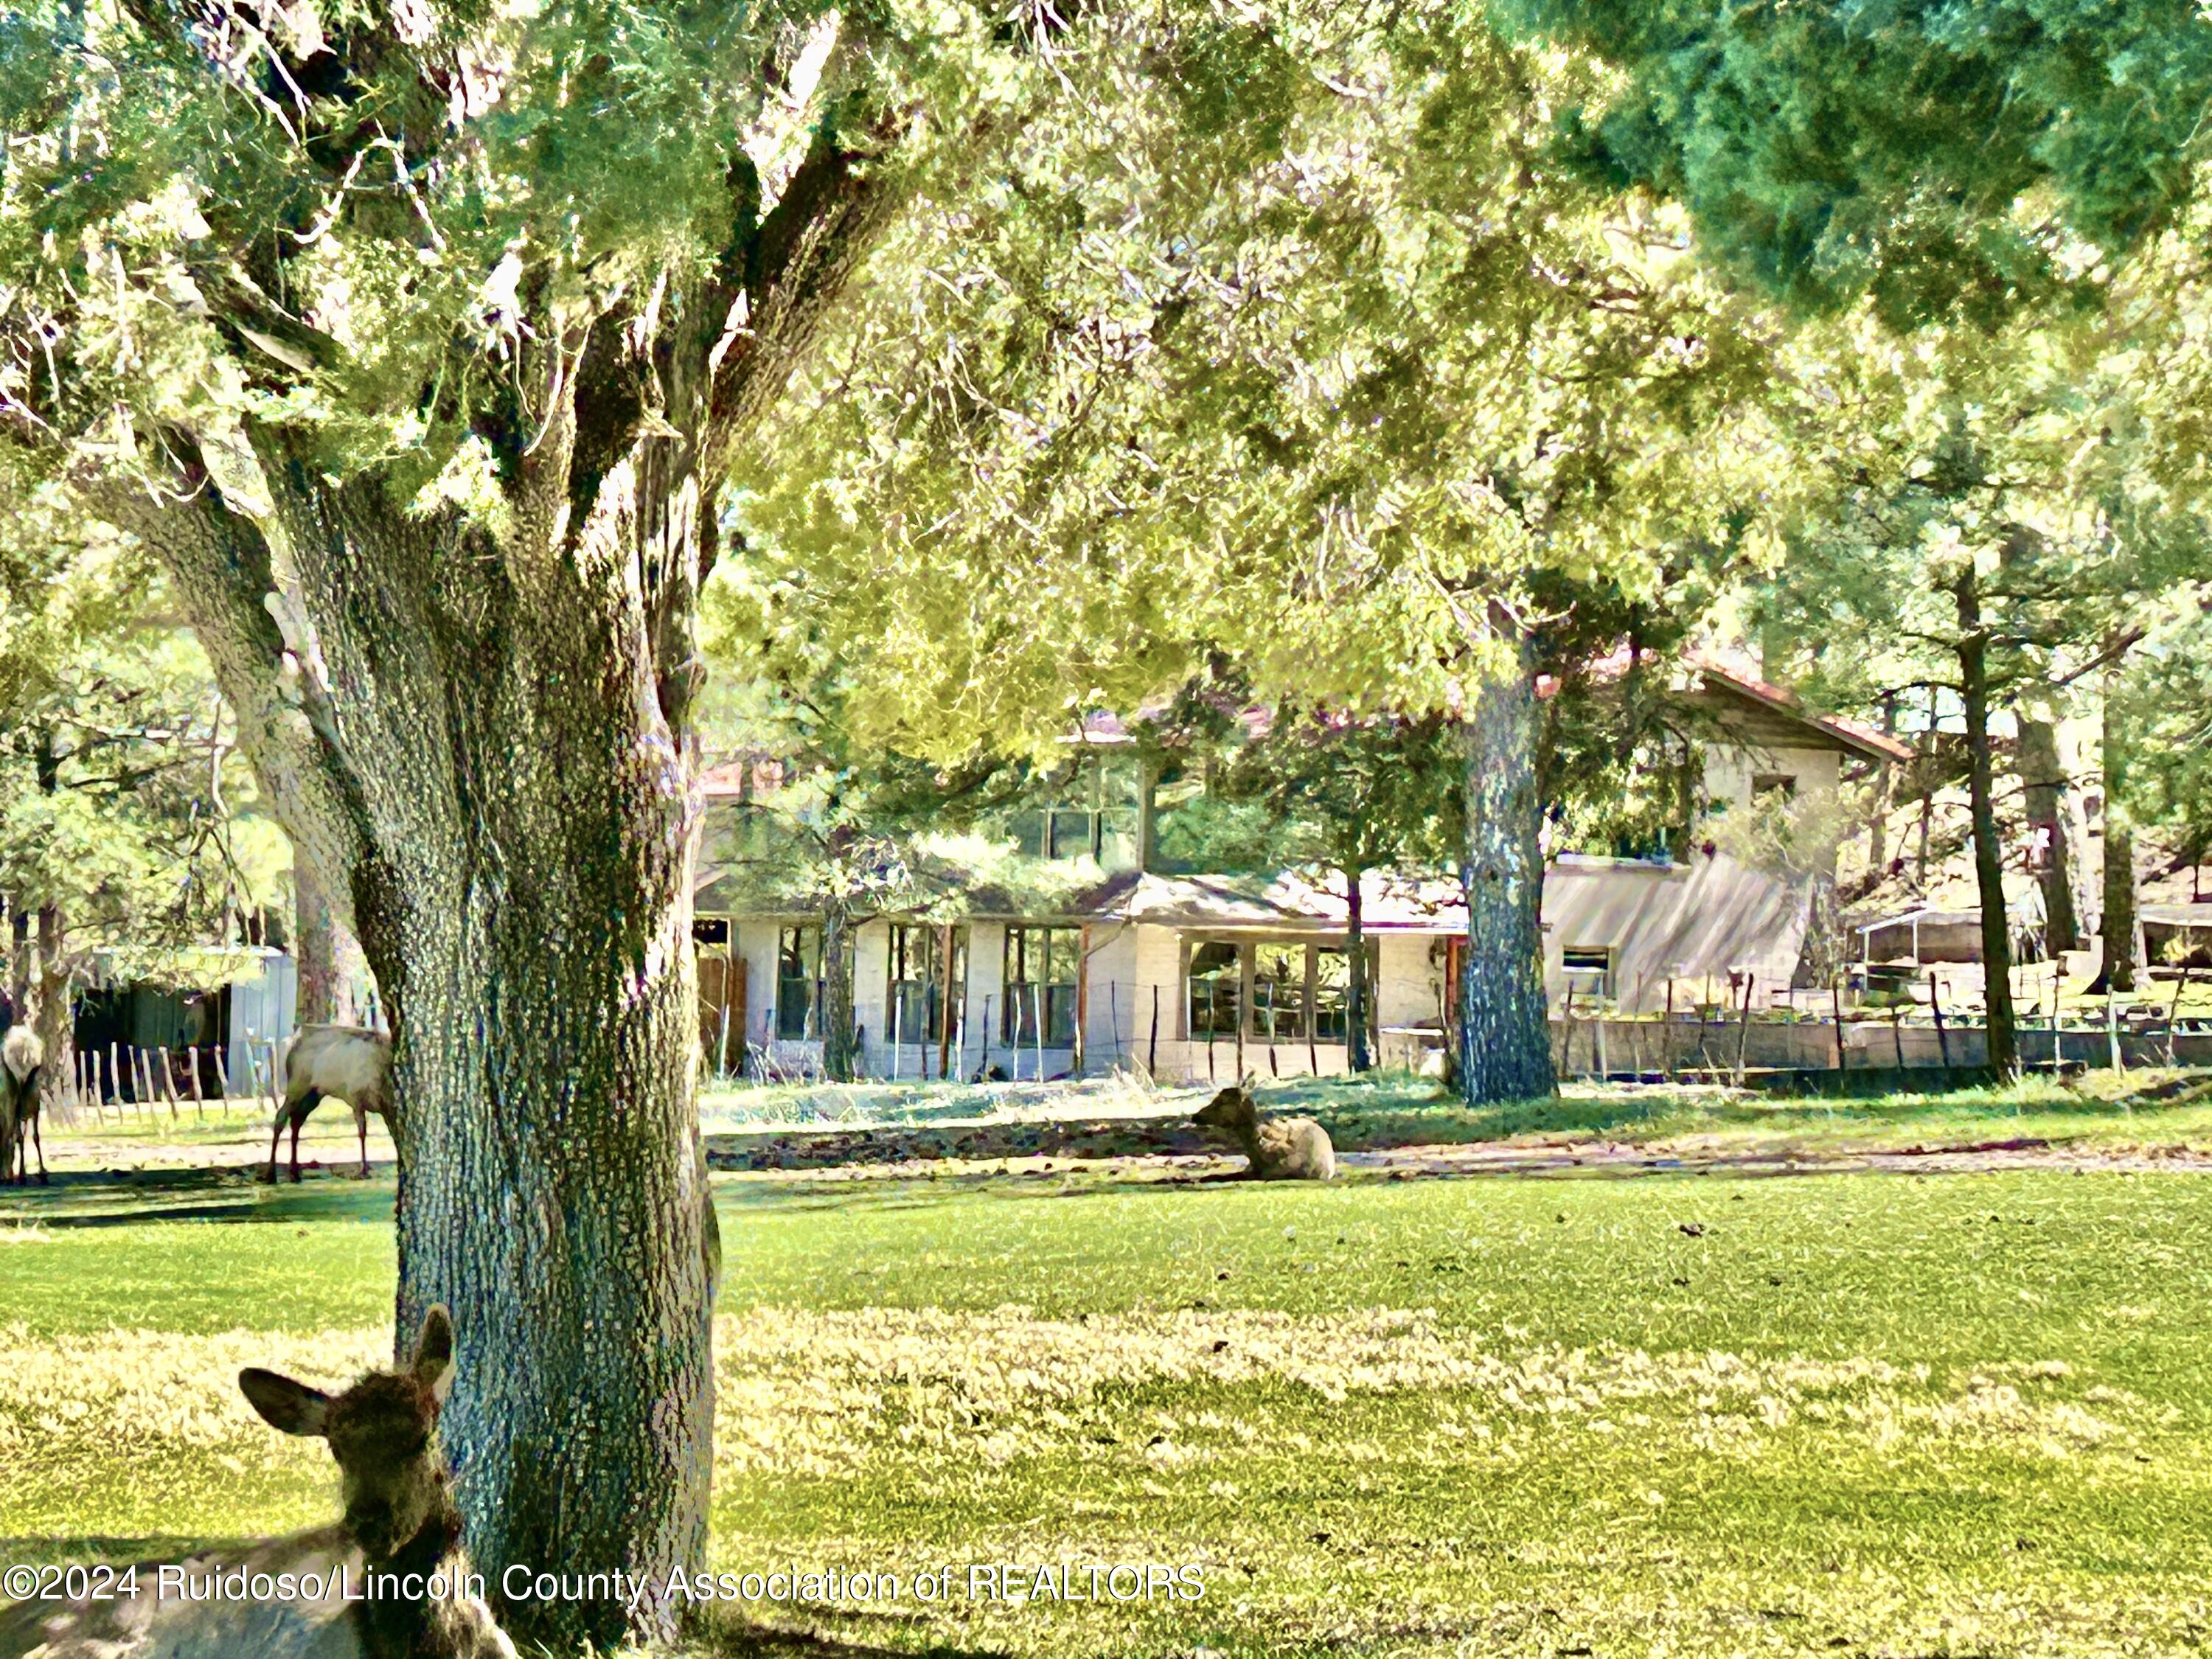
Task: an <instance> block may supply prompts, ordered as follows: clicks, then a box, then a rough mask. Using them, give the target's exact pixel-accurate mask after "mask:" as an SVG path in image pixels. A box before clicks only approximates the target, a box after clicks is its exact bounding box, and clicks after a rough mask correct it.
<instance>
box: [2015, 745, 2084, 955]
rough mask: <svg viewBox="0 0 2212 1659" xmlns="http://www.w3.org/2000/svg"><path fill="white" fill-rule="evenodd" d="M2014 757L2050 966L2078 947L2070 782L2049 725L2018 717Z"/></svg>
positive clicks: (2078, 910)
mask: <svg viewBox="0 0 2212 1659" xmlns="http://www.w3.org/2000/svg"><path fill="white" fill-rule="evenodd" d="M2018 758H2019V770H2020V782H2021V790H2022V792H2023V793H2024V795H2025V798H2026V804H2027V823H2028V828H2029V830H2030V832H2031V833H2032V834H2033V835H2034V836H2036V837H2037V839H2038V840H2039V842H2041V844H2042V846H2043V848H2044V859H2043V862H2042V865H2041V867H2040V868H2039V870H2038V872H2037V880H2038V882H2039V884H2040V885H2041V887H2042V889H2043V948H2044V951H2045V954H2047V955H2048V956H2049V957H2051V960H2052V961H2054V962H2055V961H2057V960H2058V958H2059V957H2061V956H2062V955H2063V953H2064V952H2066V951H2072V950H2076V949H2078V948H2080V945H2081V907H2080V906H2079V905H2077V904H2076V903H2075V897H2074V884H2075V878H2076V872H2077V870H2078V867H2079V865H2080V848H2079V847H2078V846H2077V845H2076V839H2077V838H2076V837H2075V835H2074V834H2073V833H2072V830H2073V813H2072V811H2071V810H2070V809H2071V802H2070V801H2069V799H2068V797H2069V795H2070V793H2072V791H2071V787H2070V780H2069V779H2068V777H2067V775H2066V769H2065V768H2064V767H2063V765H2062V764H2061V763H2060V762H2059V758H2058V728H2057V726H2055V725H2054V724H2053V723H2052V722H2051V721H2050V720H2031V719H2028V718H2027V717H2025V716H2023V717H2022V719H2021V722H2020V755H2019V757H2018Z"/></svg>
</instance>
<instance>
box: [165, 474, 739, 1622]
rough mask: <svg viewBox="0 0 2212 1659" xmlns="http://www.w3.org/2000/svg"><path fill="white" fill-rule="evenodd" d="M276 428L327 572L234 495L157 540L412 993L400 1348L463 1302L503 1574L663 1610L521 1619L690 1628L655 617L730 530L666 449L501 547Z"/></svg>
mask: <svg viewBox="0 0 2212 1659" xmlns="http://www.w3.org/2000/svg"><path fill="white" fill-rule="evenodd" d="M558 436H559V433H558V432H557V430H556V434H555V435H554V437H555V438H556V439H557V438H558ZM257 441H258V449H259V452H260V459H261V468H262V471H263V473H264V476H265V477H268V478H269V479H270V482H271V495H273V497H274V499H275V501H276V509H277V513H278V515H279V517H278V520H277V523H278V525H279V526H280V527H281V529H282V531H283V537H282V545H283V550H284V551H285V552H286V553H287V554H289V557H290V558H291V560H292V561H293V562H295V567H296V568H295V569H292V570H287V569H285V568H283V565H282V563H281V562H278V561H276V555H275V554H274V552H273V551H272V550H271V549H270V547H269V546H268V545H265V544H261V543H260V541H259V538H258V532H256V531H253V530H252V528H251V527H250V526H246V524H245V522H244V521H243V520H240V519H238V518H236V517H232V518H229V519H227V520H217V519H215V518H213V517H212V515H210V517H209V518H208V519H207V520H202V521H199V522H198V524H197V526H196V524H195V521H194V520H191V519H185V520H182V521H181V523H180V522H179V520H178V519H177V518H176V517H175V516H173V515H169V516H165V517H164V518H162V519H161V520H156V521H155V523H154V524H153V525H152V526H150V529H151V531H152V532H153V533H155V534H157V535H159V534H163V533H166V534H167V535H169V536H170V537H172V538H175V539H173V541H172V542H171V543H170V544H169V545H168V546H167V548H166V550H165V556H167V558H168V559H169V561H170V562H171V565H172V568H173V569H174V570H175V571H176V572H178V574H179V578H180V586H183V587H184V588H185V591H186V597H187V600H188V603H190V604H191V606H192V608H193V611H194V612H195V615H196V616H197V617H200V618H202V619H203V620H202V621H201V623H200V631H201V635H202V638H203V640H204V641H208V642H209V645H210V657H211V658H213V659H216V664H217V668H218V671H219V672H222V673H224V674H225V677H226V684H225V690H226V694H227V695H228V696H229V697H230V699H231V701H232V703H233V706H234V708H238V709H239V711H240V727H241V731H242V732H252V733H254V735H255V743H254V747H253V749H252V753H253V755H254V758H255V763H256V767H257V771H258V774H259V775H260V776H261V778H262V780H263V783H264V790H265V791H267V792H268V793H270V795H271V796H272V797H274V798H276V799H278V800H279V801H280V802H281V803H283V805H285V806H286V808H287V809H288V810H287V821H288V824H289V826H290V827H292V828H293V829H294V839H295V843H298V842H302V841H304V842H307V856H308V857H309V858H310V859H311V860H313V863H314V865H315V866H316V867H317V868H318V869H320V870H324V871H328V872H337V871H340V870H343V871H344V872H346V880H345V883H344V886H343V891H342V892H341V891H339V890H333V891H332V893H331V899H332V902H333V908H336V909H337V910H339V912H340V915H339V918H338V920H340V921H345V920H347V919H348V917H350V919H351V921H352V922H353V924H354V931H355V933H356V936H357V937H358V939H359V940H360V942H361V946H362V951H363V952H364V954H365V955H366V957H367V959H368V966H369V968H370V970H371V971H372V973H373V974H374V976H375V980H376V982H377V984H378V986H379V987H380V990H381V991H382V993H383V994H384V999H385V1005H386V1012H387V1014H388V1016H389V1018H390V1021H391V1024H392V1035H393V1051H392V1071H391V1078H390V1105H391V1116H392V1133H393V1139H394V1140H395V1142H396V1144H397V1147H398V1162H399V1200H398V1244H399V1285H398V1305H397V1310H396V1311H397V1327H396V1328H397V1332H398V1346H400V1347H402V1348H403V1349H404V1346H405V1343H406V1341H407V1340H409V1339H411V1337H412V1335H413V1334H414V1333H415V1332H416V1331H418V1330H419V1329H420V1328H421V1324H422V1316H423V1313H424V1312H425V1310H427V1309H428V1307H429V1306H430V1304H434V1303H443V1304H446V1305H447V1306H448V1307H449V1308H450V1309H451V1310H452V1312H453V1323H454V1329H455V1334H456V1340H457V1343H458V1351H457V1365H456V1382H455V1386H454V1390H453V1397H452V1399H451V1401H449V1402H448V1404H447V1408H446V1412H445V1414H444V1417H443V1420H442V1427H441V1433H442V1435H443V1437H444V1440H445V1444H446V1447H447V1452H448V1454H449V1455H450V1456H451V1458H452V1461H453V1467H454V1470H455V1475H456V1486H455V1491H456V1496H457V1498H459V1504H460V1506H461V1510H462V1513H463V1518H464V1525H465V1538H466V1541H467V1544H468V1547H469V1550H470V1552H471V1555H472V1556H473V1557H474V1558H475V1560H476V1562H477V1565H478V1566H479V1567H480V1568H481V1569H482V1570H483V1571H484V1572H485V1574H486V1577H487V1579H488V1581H489V1585H490V1587H491V1589H493V1591H494V1592H495V1593H496V1592H497V1591H498V1590H499V1589H500V1587H501V1577H502V1574H503V1573H504V1572H505V1571H506V1570H507V1567H509V1566H510V1565H527V1566H529V1567H531V1568H532V1570H533V1571H535V1570H539V1569H547V1570H557V1571H563V1572H568V1573H583V1574H590V1573H611V1572H613V1571H617V1570H619V1571H623V1572H625V1573H629V1574H631V1575H633V1576H635V1577H639V1578H641V1580H643V1581H644V1582H645V1583H646V1584H647V1589H646V1591H645V1593H644V1594H643V1595H642V1596H641V1598H640V1600H639V1601H638V1602H637V1604H636V1606H635V1610H634V1613H633V1611H632V1610H631V1609H626V1608H625V1607H623V1606H622V1605H621V1604H619V1603H618V1602H616V1601H611V1600H600V1601H569V1600H557V1599H556V1600H551V1601H546V1600H539V1599H536V1598H532V1599H528V1600H523V1601H516V1602H514V1603H512V1604H507V1605H506V1606H504V1607H502V1609H501V1612H502V1616H503V1617H504V1618H505V1619H506V1620H507V1622H508V1623H509V1625H510V1627H511V1628H512V1629H513V1632H514V1634H515V1635H516V1636H517V1638H519V1639H520V1641H521V1642H522V1643H524V1644H528V1643H532V1642H543V1643H545V1644H549V1645H550V1646H551V1647H552V1648H554V1649H555V1650H574V1648H576V1647H577V1646H579V1645H580V1644H582V1643H583V1642H584V1641H586V1640H589V1641H590V1642H592V1644H595V1645H596V1646H598V1647H599V1649H600V1650H608V1649H611V1648H613V1647H615V1646H617V1645H618V1644H620V1642H621V1641H622V1640H623V1638H624V1637H625V1635H626V1634H628V1633H630V1632H632V1631H633V1630H635V1632H638V1633H641V1634H644V1635H647V1636H658V1635H665V1634H666V1633H668V1632H671V1631H672V1630H673V1628H674V1625H675V1621H676V1619H677V1617H678V1614H679V1613H680V1612H681V1611H682V1607H681V1604H680V1603H671V1601H668V1600H667V1599H666V1598H665V1595H664V1593H663V1587H664V1586H665V1584H666V1583H667V1581H668V1579H669V1577H670V1575H671V1572H672V1571H675V1570H676V1569H678V1568H682V1569H684V1570H686V1571H690V1570H695V1569H696V1568H697V1567H698V1566H699V1565H702V1561H703V1557H704V1553H705V1544H706V1531H707V1498H708V1479H709V1472H710V1468H711V1463H712V1432H713V1386H714V1376H713V1364H712V1355H711V1346H710V1334H709V1324H708V1291H709V1285H708V1277H709V1270H708V1261H709V1245H708V1237H706V1221H707V1217H706V1214H705V1204H706V1195H707V1186H706V1179H707V1171H706V1166H705V1162H704V1157H703V1149H702V1146H701V1143H700V1139H699V1130H698V1116H697V1100H696V1063H697V1049H698V1034H697V1029H696V1006H695V1003H696V993H695V988H694V981H695V974H694V969H693V962H692V945H691V897H690V892H691V888H690V872H691V862H692V857H693V852H694V841H695V828H696V826H695V822H694V813H693V803H692V787H691V780H690V773H689V769H688V768H687V766H686V765H685V763H684V753H683V745H682V744H681V742H680V741H679V740H678V736H677V732H676V722H677V720H678V719H679V718H680V713H681V707H682V704H683V702H684V698H685V696H686V695H687V689H688V685H689V684H690V677H689V671H688V670H687V669H686V666H685V665H684V663H683V662H682V661H681V660H680V653H671V651H670V650H669V649H668V648H667V646H666V642H665V641H662V640H659V639H656V637H655V629H654V628H653V623H652V617H653V609H652V607H653V604H654V599H655V595H656V592H658V591H659V584H660V583H661V582H663V581H665V580H670V579H669V578H668V577H667V574H666V572H667V569H668V568H671V567H674V568H689V569H693V570H697V569H702V568H705V566H706V564H707V562H708V557H707V555H706V553H705V552H703V551H702V549H701V545H700V540H699V538H702V537H709V536H711V535H712V533H713V527H712V520H711V519H710V518H709V517H708V515H706V514H703V513H697V512H696V511H695V510H693V509H694V508H695V507H696V490H690V491H686V490H684V489H681V488H679V487H677V486H676V485H671V482H670V478H669V475H668V473H667V471H665V470H664V469H662V468H661V467H660V466H659V465H658V464H657V463H655V461H654V457H653V453H651V452H653V450H655V449H657V448H665V447H668V441H653V442H652V443H649V444H647V445H646V446H644V453H641V454H640V455H639V456H636V457H634V458H632V459H625V460H624V461H623V462H622V463H621V464H620V465H619V466H618V467H617V469H616V470H615V471H613V472H612V473H611V474H610V475H609V476H608V477H606V478H605V480H603V481H601V482H599V485H598V488H597V491H596V494H597V498H598V501H599V508H598V511H597V512H596V513H594V515H593V516H592V520H591V521H590V523H589V525H588V526H587V527H586V530H585V531H583V532H578V533H577V534H576V536H575V537H574V538H573V539H570V540H567V541H561V540H557V539H556V538H555V533H556V532H555V530H554V529H553V528H551V527H552V526H558V525H560V524H561V523H562V521H563V520H562V517H561V515H560V514H559V513H556V512H554V511H552V510H550V508H549V509H548V510H547V511H546V512H545V513H544V515H543V517H542V519H541V520H538V521H536V522H535V524H534V527H533V523H532V520H529V519H528V518H527V517H526V516H524V515H522V514H520V513H519V514H518V520H519V524H518V528H517V529H516V530H515V532H514V539H513V543H512V544H504V545H502V546H501V547H500V548H499V549H498V550H497V552H496V554H495V550H494V549H493V547H492V545H491V544H490V543H489V537H488V534H487V532H484V531H483V530H481V529H480V528H477V527H474V526H470V525H469V524H467V523H466V522H465V520H461V519H460V518H459V515H458V514H433V515H428V516H422V515H414V514H409V513H404V511H402V510H401V509H400V508H399V507H396V506H395V505H394V504H393V503H392V499H391V495H390V492H389V490H388V489H387V487H386V484H385V483H384V482H383V481H382V480H380V479H378V478H374V477H368V478H362V479H358V480H355V481H353V482H349V483H336V484H334V483H330V482H329V481H328V480H326V479H325V478H324V477H322V476H321V474H320V472H319V468H317V467H316V466H315V465H314V464H313V460H312V459H311V458H309V457H307V456H306V455H303V454H295V453H294V452H292V451H291V450H290V449H289V447H288V446H287V443H286V441H284V440H283V439H282V438H281V437H277V436H274V435H265V434H264V435H257ZM552 441H554V440H553V439H549V440H548V443H549V444H550V443H551V442H552ZM538 454H539V457H540V458H541V459H542V458H544V456H545V454H546V448H545V447H544V446H541V447H540V450H539V452H538ZM553 459H556V460H557V459H559V458H558V457H557V456H556V457H554V458H553ZM679 482H680V481H679ZM610 497H612V499H613V503H614V504H613V505H612V506H610V505H609V501H610ZM196 499H201V500H204V495H203V496H202V497H200V498H196ZM530 499H531V498H530V497H528V496H527V495H525V501H526V502H527V501H529V500H530ZM196 529H197V532H199V533H204V534H205V535H207V536H210V537H215V536H217V535H220V536H221V537H222V538H225V539H224V541H223V542H222V544H221V545H222V547H223V548H224V549H225V550H226V556H225V557H223V558H222V559H221V560H217V559H215V558H213V557H207V556H202V555H203V554H204V551H205V550H204V549H203V548H201V547H200V546H198V545H197V544H195V543H194V542H193V541H192V540H191V539H190V538H191V537H192V536H193V535H194V533H195V532H196ZM533 537H534V538H535V539H533ZM641 544H642V546H643V547H644V548H645V549H646V550H647V553H649V554H650V555H651V556H650V557H647V556H645V555H643V554H641V553H639V552H638V551H637V550H636V549H637V548H638V547H639V546H640V545H641ZM626 545H627V547H628V549H629V550H628V551H625V547H626ZM664 560H665V563H664V562H663V561H664ZM641 573H642V574H641ZM225 583H235V584H236V585H237V586H240V587H242V588H243V590H244V596H250V598H251V599H252V601H253V603H252V604H251V605H247V604H244V603H237V602H234V599H233V598H232V596H230V595H228V594H227V593H226V592H224V591H223V590H222V585H223V584H225ZM272 592H273V593H275V594H276V595H277V597H278V600H279V603H278V604H277V605H276V606H274V607H264V606H262V605H260V604H259V603H258V601H259V600H260V599H261V597H262V596H263V595H264V594H266V593H272ZM257 613H258V614H257ZM280 627H281V628H282V629H283V636H282V637H281V638H280V637H276V630H277V629H279V628H280ZM280 651H282V652H284V653H289V655H290V656H291V657H293V658H294V659H296V660H297V661H299V662H300V663H301V665H303V671H302V672H301V675H300V677H299V683H298V690H297V693H296V696H297V698H298V702H297V705H296V706H295V708H287V707H285V706H283V705H282V704H281V703H278V702H276V701H275V700H274V698H273V697H272V696H271V694H270V692H269V690H268V688H267V687H266V686H265V685H264V684H263V682H262V681H261V679H260V678H258V673H257V672H255V671H253V670H254V669H255V667H256V665H257V664H258V663H262V662H270V661H274V660H275V659H276V657H277V655H278V653H279V652H280ZM240 659H244V668H243V669H241V664H240ZM671 664H673V666H672V667H671ZM302 830H305V831H306V832H307V833H305V834H302V833H301V831H302Z"/></svg>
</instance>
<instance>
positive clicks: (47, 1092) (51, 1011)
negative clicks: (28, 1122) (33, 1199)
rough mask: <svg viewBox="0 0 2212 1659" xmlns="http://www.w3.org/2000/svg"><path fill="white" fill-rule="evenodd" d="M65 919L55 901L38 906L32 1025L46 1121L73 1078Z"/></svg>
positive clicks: (73, 1037)
mask: <svg viewBox="0 0 2212 1659" xmlns="http://www.w3.org/2000/svg"><path fill="white" fill-rule="evenodd" d="M67 927H68V921H67V918H66V917H65V916H64V915H63V914H62V907H61V906H60V905H59V904H58V903H51V904H42V905H40V907H39V974H38V988H37V992H36V994H35V995H34V997H33V1006H34V1012H33V1014H32V1016H31V1024H32V1029H33V1030H35V1031H37V1032H38V1034H39V1042H40V1044H41V1045H42V1047H43V1048H44V1049H45V1052H46V1060H45V1065H44V1069H42V1070H41V1071H40V1073H39V1109H40V1113H41V1114H42V1115H43V1116H44V1119H45V1121H46V1122H48V1123H52V1122H54V1121H57V1120H58V1118H59V1117H60V1115H61V1111H62V1108H63V1105H64V1102H65V1100H66V1098H67V1096H68V1091H69V1085H70V1084H71V1083H73V1082H74V1081H75V1080H76V1020H75V1018H74V1017H73V1016H74V1014H75V1012H76V1011H75V1009H74V1007H73V1006H72V999H71V997H70V958H69V940H68V938H67Z"/></svg>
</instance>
